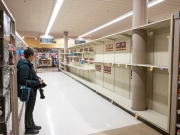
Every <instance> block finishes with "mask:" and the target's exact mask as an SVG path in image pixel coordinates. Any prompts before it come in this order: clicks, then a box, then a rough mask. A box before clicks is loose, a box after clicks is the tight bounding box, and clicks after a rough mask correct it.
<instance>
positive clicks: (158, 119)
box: [62, 70, 168, 131]
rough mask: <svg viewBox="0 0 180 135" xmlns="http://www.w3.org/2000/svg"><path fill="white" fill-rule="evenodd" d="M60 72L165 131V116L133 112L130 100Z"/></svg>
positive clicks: (154, 112)
mask: <svg viewBox="0 0 180 135" xmlns="http://www.w3.org/2000/svg"><path fill="white" fill-rule="evenodd" d="M62 72H64V73H65V74H67V75H69V76H71V77H72V78H74V79H76V80H78V81H80V82H82V83H83V84H85V85H86V86H88V87H90V88H92V89H94V90H95V91H97V92H98V93H101V94H102V95H104V96H106V97H109V98H110V99H111V100H113V101H114V102H116V103H118V104H119V105H120V106H121V107H123V108H125V109H127V110H128V111H130V112H132V113H134V114H138V115H139V117H142V118H143V119H145V120H147V121H148V122H150V123H152V124H153V125H155V126H157V127H159V128H161V129H163V130H165V131H167V121H168V118H167V116H164V115H162V114H160V113H158V112H156V111H153V110H149V109H148V110H146V111H134V110H132V109H131V100H130V99H127V98H125V97H123V96H121V95H119V94H116V93H115V92H113V91H110V90H108V89H105V88H104V87H102V86H100V85H97V84H95V83H93V82H89V81H87V80H84V79H83V78H80V77H78V76H76V75H74V74H72V73H70V72H66V71H63V70H62Z"/></svg>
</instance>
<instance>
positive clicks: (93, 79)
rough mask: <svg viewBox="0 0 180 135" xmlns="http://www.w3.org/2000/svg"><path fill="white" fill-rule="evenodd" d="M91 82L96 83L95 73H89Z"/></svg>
mask: <svg viewBox="0 0 180 135" xmlns="http://www.w3.org/2000/svg"><path fill="white" fill-rule="evenodd" d="M89 81H90V82H93V83H96V74H95V72H94V71H89Z"/></svg>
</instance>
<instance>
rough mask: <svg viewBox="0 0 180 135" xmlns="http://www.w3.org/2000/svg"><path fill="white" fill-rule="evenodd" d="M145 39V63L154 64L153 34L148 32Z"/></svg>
mask: <svg viewBox="0 0 180 135" xmlns="http://www.w3.org/2000/svg"><path fill="white" fill-rule="evenodd" d="M147 35H148V37H147V63H149V64H152V65H153V64H154V39H155V34H154V33H153V32H148V34H147Z"/></svg>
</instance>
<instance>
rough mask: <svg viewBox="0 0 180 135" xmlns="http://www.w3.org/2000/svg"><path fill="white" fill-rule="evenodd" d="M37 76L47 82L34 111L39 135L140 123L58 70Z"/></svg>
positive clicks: (80, 134)
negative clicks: (42, 97) (42, 95)
mask: <svg viewBox="0 0 180 135" xmlns="http://www.w3.org/2000/svg"><path fill="white" fill-rule="evenodd" d="M38 75H39V76H40V77H41V78H43V79H44V82H45V83H47V87H46V88H45V89H44V94H45V96H46V98H45V99H44V100H41V99H40V98H39V96H40V95H39V93H38V95H37V102H36V106H35V111H34V120H35V123H36V124H37V125H41V126H42V130H40V133H39V135H87V134H93V133H97V132H102V131H106V130H111V129H116V128H121V127H126V126H130V125H134V124H139V123H141V122H140V121H138V120H136V119H135V118H134V117H132V116H131V115H129V114H128V113H126V112H124V111H123V110H121V109H120V108H118V107H116V106H114V105H113V104H111V103H110V102H108V101H106V100H105V99H103V98H102V97H100V96H99V95H97V94H96V93H94V92H92V91H91V90H89V89H88V88H87V87H85V86H83V85H82V84H80V83H78V82H77V81H75V80H73V79H72V78H70V77H69V76H67V75H65V74H64V73H62V72H48V73H38Z"/></svg>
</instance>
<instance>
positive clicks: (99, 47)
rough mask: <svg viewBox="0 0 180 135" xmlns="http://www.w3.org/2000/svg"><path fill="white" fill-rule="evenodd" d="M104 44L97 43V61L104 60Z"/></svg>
mask: <svg viewBox="0 0 180 135" xmlns="http://www.w3.org/2000/svg"><path fill="white" fill-rule="evenodd" d="M103 55H104V44H103V43H99V44H98V45H96V54H95V61H100V62H102V61H103V60H104V57H103Z"/></svg>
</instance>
